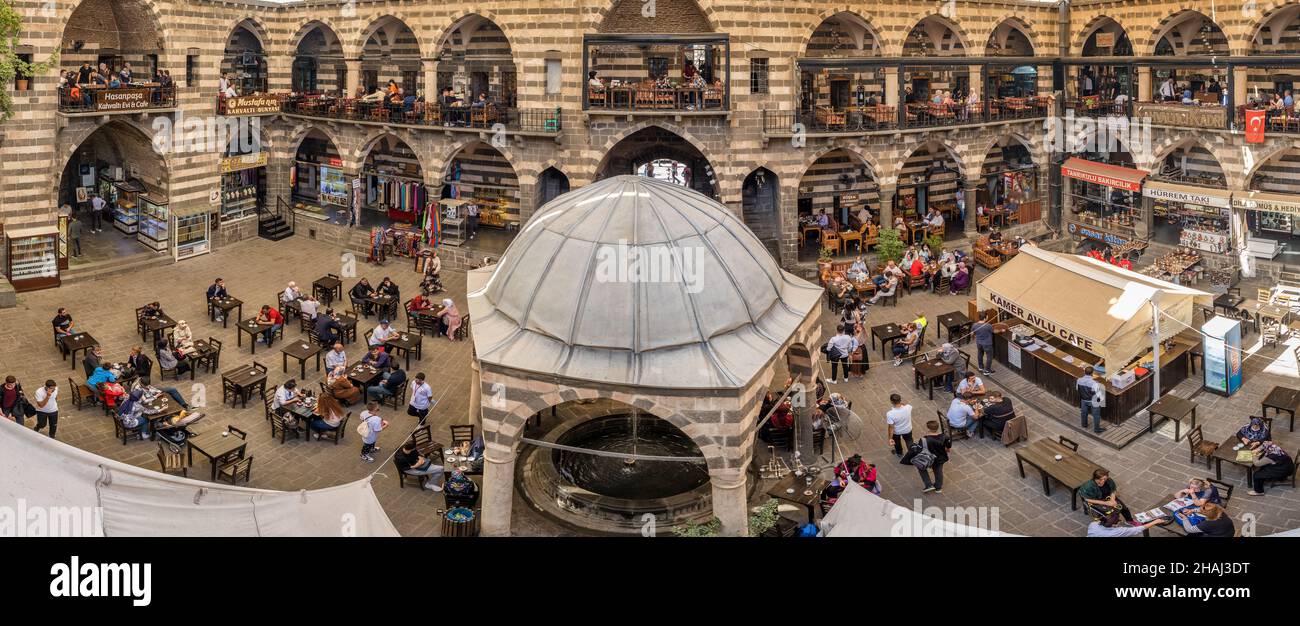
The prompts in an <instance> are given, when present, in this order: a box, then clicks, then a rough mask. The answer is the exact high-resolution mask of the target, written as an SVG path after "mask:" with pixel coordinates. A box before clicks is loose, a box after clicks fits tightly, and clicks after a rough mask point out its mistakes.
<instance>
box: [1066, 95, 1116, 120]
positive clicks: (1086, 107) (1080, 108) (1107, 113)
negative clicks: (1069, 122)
mask: <svg viewBox="0 0 1300 626" xmlns="http://www.w3.org/2000/svg"><path fill="white" fill-rule="evenodd" d="M1065 109H1066V110H1067V111H1074V115H1075V116H1076V117H1111V116H1119V117H1129V104H1128V103H1122V104H1116V103H1115V102H1113V101H1103V100H1102V99H1101V98H1099V97H1098V98H1090V97H1084V98H1078V99H1075V100H1066V101H1065Z"/></svg>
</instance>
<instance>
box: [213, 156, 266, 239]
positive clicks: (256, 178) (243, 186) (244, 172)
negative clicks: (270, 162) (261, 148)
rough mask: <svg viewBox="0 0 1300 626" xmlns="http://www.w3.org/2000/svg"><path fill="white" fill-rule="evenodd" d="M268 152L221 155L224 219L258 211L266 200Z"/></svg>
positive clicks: (222, 217)
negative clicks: (222, 156) (223, 156)
mask: <svg viewBox="0 0 1300 626" xmlns="http://www.w3.org/2000/svg"><path fill="white" fill-rule="evenodd" d="M266 163H267V153H266V152H254V153H251V154H240V155H234V156H227V157H225V158H223V159H221V221H222V222H229V221H232V220H237V219H240V218H242V217H247V216H249V215H253V214H255V213H257V208H258V207H260V206H263V205H264V204H265V202H266Z"/></svg>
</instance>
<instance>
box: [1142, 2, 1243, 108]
mask: <svg viewBox="0 0 1300 626" xmlns="http://www.w3.org/2000/svg"><path fill="white" fill-rule="evenodd" d="M1152 41H1153V42H1154V43H1153V48H1152V54H1154V55H1155V56H1168V57H1207V58H1209V59H1212V58H1213V57H1221V56H1227V55H1228V54H1229V47H1228V38H1227V36H1226V35H1224V33H1223V29H1222V28H1220V27H1219V25H1218V24H1217V23H1215V22H1214V20H1212V19H1210V18H1209V17H1206V16H1205V14H1203V13H1200V12H1199V11H1192V10H1186V11H1179V12H1178V13H1175V14H1173V15H1171V16H1169V17H1168V18H1166V19H1165V20H1163V21H1162V22H1161V23H1160V24H1159V25H1157V26H1156V30H1155V32H1154V33H1153V36H1152ZM1151 80H1152V83H1153V85H1155V87H1153V97H1155V98H1156V99H1163V100H1174V101H1179V100H1182V99H1183V98H1184V93H1185V92H1190V95H1191V96H1192V98H1193V99H1195V100H1197V101H1201V102H1203V103H1206V104H1220V103H1222V102H1223V99H1222V98H1223V92H1224V91H1225V88H1224V85H1226V84H1227V83H1228V69H1227V67H1226V66H1224V65H1222V64H1219V63H1216V62H1214V61H1213V60H1207V62H1206V64H1205V65H1204V66H1201V67H1188V66H1177V67H1174V66H1165V67H1161V66H1155V67H1153V68H1152V76H1151ZM1166 84H1167V86H1166Z"/></svg>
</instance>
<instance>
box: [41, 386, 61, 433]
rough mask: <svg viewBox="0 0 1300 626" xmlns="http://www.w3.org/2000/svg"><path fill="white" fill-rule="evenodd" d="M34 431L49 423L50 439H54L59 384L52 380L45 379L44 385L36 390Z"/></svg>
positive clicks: (56, 424)
mask: <svg viewBox="0 0 1300 626" xmlns="http://www.w3.org/2000/svg"><path fill="white" fill-rule="evenodd" d="M35 408H36V432H40V431H42V430H44V429H45V424H46V423H49V425H50V439H55V433H56V432H57V431H58V430H59V385H58V383H55V382H54V380H52V379H51V380H47V381H45V386H44V387H41V388H40V389H37V390H36V405H35Z"/></svg>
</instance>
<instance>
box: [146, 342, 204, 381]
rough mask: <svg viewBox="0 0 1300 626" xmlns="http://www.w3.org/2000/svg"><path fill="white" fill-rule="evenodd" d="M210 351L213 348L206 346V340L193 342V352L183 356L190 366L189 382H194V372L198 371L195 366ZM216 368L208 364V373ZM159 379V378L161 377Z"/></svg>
mask: <svg viewBox="0 0 1300 626" xmlns="http://www.w3.org/2000/svg"><path fill="white" fill-rule="evenodd" d="M212 351H213V347H212V346H211V345H209V344H208V341H207V340H206V339H195V340H194V352H191V353H189V354H187V355H186V356H185V360H186V361H187V362H189V364H190V380H194V371H195V370H197V369H198V367H197V366H198V363H199V359H201V358H203V357H206V356H208V355H209V354H211V353H212ZM216 366H217V364H216V363H211V364H209V365H208V372H212V371H213V370H214V369H216ZM159 378H161V376H160V377H159Z"/></svg>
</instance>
